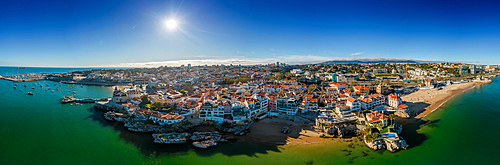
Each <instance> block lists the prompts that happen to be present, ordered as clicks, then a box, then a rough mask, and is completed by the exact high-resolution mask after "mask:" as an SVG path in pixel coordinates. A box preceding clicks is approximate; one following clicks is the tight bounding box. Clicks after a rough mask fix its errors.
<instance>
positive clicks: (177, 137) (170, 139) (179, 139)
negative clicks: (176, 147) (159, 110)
mask: <svg viewBox="0 0 500 165" xmlns="http://www.w3.org/2000/svg"><path fill="white" fill-rule="evenodd" d="M188 136H190V134H189V133H176V132H172V133H155V134H153V138H154V139H155V140H154V142H155V143H166V144H172V143H186V140H187V137H188Z"/></svg>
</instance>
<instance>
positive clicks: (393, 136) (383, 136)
mask: <svg viewBox="0 0 500 165" xmlns="http://www.w3.org/2000/svg"><path fill="white" fill-rule="evenodd" d="M381 136H382V138H395V137H397V135H396V134H395V133H384V134H382V135H381Z"/></svg>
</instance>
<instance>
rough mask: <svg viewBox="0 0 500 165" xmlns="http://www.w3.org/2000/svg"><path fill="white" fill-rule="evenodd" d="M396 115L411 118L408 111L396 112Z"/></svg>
mask: <svg viewBox="0 0 500 165" xmlns="http://www.w3.org/2000/svg"><path fill="white" fill-rule="evenodd" d="M394 115H396V116H398V117H401V118H405V119H408V118H410V113H409V112H408V111H396V112H394Z"/></svg>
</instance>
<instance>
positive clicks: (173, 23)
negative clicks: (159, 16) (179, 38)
mask: <svg viewBox="0 0 500 165" xmlns="http://www.w3.org/2000/svg"><path fill="white" fill-rule="evenodd" d="M165 25H167V28H168V29H175V28H177V21H175V20H173V19H171V20H168V21H167V22H165Z"/></svg>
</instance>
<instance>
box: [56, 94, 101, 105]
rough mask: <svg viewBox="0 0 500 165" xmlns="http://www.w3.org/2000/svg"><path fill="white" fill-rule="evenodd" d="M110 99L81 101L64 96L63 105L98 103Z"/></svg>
mask: <svg viewBox="0 0 500 165" xmlns="http://www.w3.org/2000/svg"><path fill="white" fill-rule="evenodd" d="M109 99H110V98H101V99H94V98H86V99H79V98H75V97H73V96H64V98H63V99H62V100H61V104H65V103H95V102H96V101H108V100H109Z"/></svg>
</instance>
